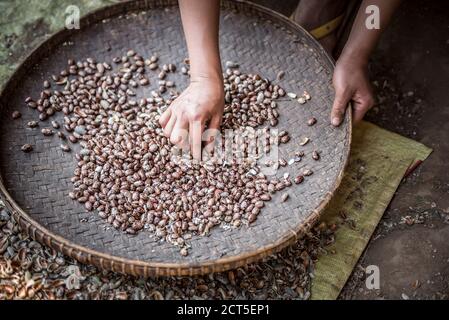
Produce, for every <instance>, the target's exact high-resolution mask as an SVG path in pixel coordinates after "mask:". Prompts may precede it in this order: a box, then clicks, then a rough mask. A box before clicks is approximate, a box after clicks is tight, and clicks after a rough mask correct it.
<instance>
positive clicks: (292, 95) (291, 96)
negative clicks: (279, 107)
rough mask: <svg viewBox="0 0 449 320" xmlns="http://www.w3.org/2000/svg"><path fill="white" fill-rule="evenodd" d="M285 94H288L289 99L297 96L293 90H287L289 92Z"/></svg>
mask: <svg viewBox="0 0 449 320" xmlns="http://www.w3.org/2000/svg"><path fill="white" fill-rule="evenodd" d="M287 96H288V97H289V98H291V99H296V98H297V97H298V96H297V94H296V93H294V92H289V93H287Z"/></svg>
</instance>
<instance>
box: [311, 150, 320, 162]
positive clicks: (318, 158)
mask: <svg viewBox="0 0 449 320" xmlns="http://www.w3.org/2000/svg"><path fill="white" fill-rule="evenodd" d="M312 158H313V160H316V161H318V160H320V154H319V153H318V151H313V152H312Z"/></svg>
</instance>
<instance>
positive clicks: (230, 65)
mask: <svg viewBox="0 0 449 320" xmlns="http://www.w3.org/2000/svg"><path fill="white" fill-rule="evenodd" d="M238 67H239V65H238V64H237V63H236V62H234V61H226V68H238Z"/></svg>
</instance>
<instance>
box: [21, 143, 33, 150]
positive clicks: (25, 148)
mask: <svg viewBox="0 0 449 320" xmlns="http://www.w3.org/2000/svg"><path fill="white" fill-rule="evenodd" d="M20 149H21V150H22V151H23V152H30V151H32V150H33V146H32V145H31V144H29V143H26V144H24V145H23V146H22V147H21V148H20Z"/></svg>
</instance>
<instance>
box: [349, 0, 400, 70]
mask: <svg viewBox="0 0 449 320" xmlns="http://www.w3.org/2000/svg"><path fill="white" fill-rule="evenodd" d="M400 2H401V0H363V2H362V4H361V5H360V9H359V12H358V13H357V17H356V19H355V21H354V25H353V27H352V30H351V33H350V35H349V38H348V41H347V42H346V45H345V47H344V49H343V52H342V54H341V56H340V59H343V60H347V61H351V62H355V63H359V64H367V63H368V60H369V56H370V55H371V53H372V51H373V50H374V48H375V47H376V44H377V42H378V40H379V38H380V36H381V34H382V32H383V31H384V30H385V28H386V27H387V26H388V24H389V22H390V20H391V18H392V16H393V13H394V11H395V10H396V8H397V7H398V6H399V4H400ZM369 5H375V6H377V7H378V8H379V13H380V28H379V29H368V28H367V27H366V25H365V21H366V19H367V17H368V14H367V13H366V12H365V10H366V8H367V7H368V6H369Z"/></svg>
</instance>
